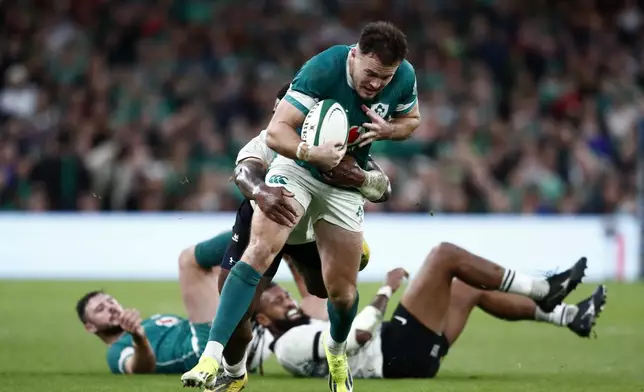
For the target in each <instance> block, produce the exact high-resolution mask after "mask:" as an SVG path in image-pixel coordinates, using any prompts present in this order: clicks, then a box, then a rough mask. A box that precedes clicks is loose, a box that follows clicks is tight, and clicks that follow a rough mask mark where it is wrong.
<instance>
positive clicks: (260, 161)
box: [233, 131, 296, 227]
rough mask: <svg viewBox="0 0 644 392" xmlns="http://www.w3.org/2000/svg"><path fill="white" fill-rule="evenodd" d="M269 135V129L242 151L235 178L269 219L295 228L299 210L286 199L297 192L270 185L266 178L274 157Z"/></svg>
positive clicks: (244, 193)
mask: <svg viewBox="0 0 644 392" xmlns="http://www.w3.org/2000/svg"><path fill="white" fill-rule="evenodd" d="M266 134H267V132H266V131H262V132H261V133H260V134H259V135H258V136H256V137H254V138H253V139H252V140H251V141H250V142H248V143H247V144H246V145H245V146H244V147H242V149H241V150H240V151H239V154H238V155H237V159H236V161H235V162H236V163H237V166H235V171H234V173H233V180H234V181H235V184H236V185H237V187H238V188H239V190H240V191H241V193H242V194H243V195H244V197H245V198H247V199H249V200H255V201H256V202H257V204H258V205H259V208H260V209H261V210H262V211H263V212H264V213H265V214H266V216H268V218H269V219H271V220H272V221H274V222H277V223H279V224H282V225H284V226H289V227H292V226H293V225H294V224H295V220H296V212H295V210H294V209H293V206H292V205H291V203H289V202H288V201H287V199H286V198H287V197H292V196H293V195H292V194H291V193H290V192H288V191H287V190H286V188H283V187H269V186H267V185H266V182H265V181H264V178H265V177H266V170H267V169H268V166H269V165H270V163H271V162H272V161H273V157H274V152H273V150H271V149H270V148H269V147H268V145H267V144H266V138H267V136H266Z"/></svg>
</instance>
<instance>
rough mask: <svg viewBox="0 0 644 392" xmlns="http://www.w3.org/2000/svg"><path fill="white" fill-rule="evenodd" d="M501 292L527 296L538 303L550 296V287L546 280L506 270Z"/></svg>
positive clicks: (500, 287)
mask: <svg viewBox="0 0 644 392" xmlns="http://www.w3.org/2000/svg"><path fill="white" fill-rule="evenodd" d="M499 291H504V292H506V293H515V294H521V295H525V296H527V297H530V298H532V299H534V300H537V301H538V300H540V299H543V297H545V296H546V295H548V291H550V285H549V284H548V282H547V281H546V280H545V279H541V278H533V277H532V276H529V275H524V274H522V273H520V272H517V271H515V270H511V269H506V270H505V273H504V274H503V280H502V281H501V286H499Z"/></svg>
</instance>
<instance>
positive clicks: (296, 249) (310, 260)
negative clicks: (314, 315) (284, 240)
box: [284, 242, 327, 298]
mask: <svg viewBox="0 0 644 392" xmlns="http://www.w3.org/2000/svg"><path fill="white" fill-rule="evenodd" d="M284 253H285V254H287V255H289V256H290V257H291V260H292V261H293V264H294V265H295V268H297V271H298V272H299V273H300V275H302V278H303V279H304V283H305V284H306V289H307V291H308V292H309V293H310V294H312V295H315V296H316V297H319V298H326V297H327V292H326V287H325V286H324V279H323V278H322V261H321V260H320V253H319V251H318V248H317V244H316V243H315V242H308V243H305V244H299V245H286V246H285V247H284Z"/></svg>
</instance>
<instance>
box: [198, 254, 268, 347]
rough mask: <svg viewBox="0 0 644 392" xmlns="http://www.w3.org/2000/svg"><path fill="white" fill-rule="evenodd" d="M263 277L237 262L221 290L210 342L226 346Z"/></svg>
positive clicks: (251, 268)
mask: <svg viewBox="0 0 644 392" xmlns="http://www.w3.org/2000/svg"><path fill="white" fill-rule="evenodd" d="M261 278H262V275H261V274H260V273H259V272H257V271H255V269H254V268H253V267H251V266H250V265H249V264H246V263H244V262H243V261H239V262H237V264H235V266H234V267H233V268H232V269H231V270H230V275H228V278H227V279H226V282H225V283H224V287H223V288H222V290H221V299H220V302H219V308H218V309H217V315H216V316H215V319H214V320H213V322H212V327H211V328H210V335H209V337H208V340H209V341H215V342H218V343H220V344H221V345H222V346H224V347H225V346H226V344H227V343H228V340H229V339H230V336H231V335H232V334H233V332H234V331H235V328H237V325H238V324H239V322H240V321H241V319H242V317H244V314H245V313H246V311H247V310H248V308H249V307H250V304H251V302H252V301H253V297H254V296H255V289H256V288H257V284H258V283H259V281H260V279H261Z"/></svg>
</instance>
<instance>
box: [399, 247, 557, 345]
mask: <svg viewBox="0 0 644 392" xmlns="http://www.w3.org/2000/svg"><path fill="white" fill-rule="evenodd" d="M453 278H458V279H459V280H461V281H462V282H464V283H466V284H467V285H469V286H472V287H475V288H480V289H488V290H489V289H497V290H500V291H505V292H513V293H516V294H521V295H523V296H526V297H530V298H532V299H534V300H541V299H543V298H545V297H546V296H548V295H549V291H550V285H549V283H548V281H546V280H545V279H539V278H532V277H529V276H526V275H523V274H520V273H518V272H516V271H513V270H509V269H505V268H503V267H501V266H500V265H498V264H495V263H492V262H490V261H488V260H485V259H484V258H482V257H478V256H476V255H473V254H472V253H470V252H468V251H466V250H464V249H462V248H459V247H458V246H455V245H452V244H448V243H441V244H440V245H438V246H437V247H436V248H435V249H433V250H432V251H431V253H430V254H429V256H428V257H427V259H426V260H425V262H424V263H423V265H422V267H421V269H420V271H419V272H418V273H417V276H416V277H415V278H414V280H413V281H412V282H411V284H410V286H409V288H408V289H407V290H406V292H405V294H404V295H403V298H402V300H401V303H402V305H403V306H405V308H406V309H407V310H408V311H409V312H410V313H411V314H413V315H414V316H415V317H416V318H417V319H418V320H419V321H420V322H421V323H422V324H423V325H424V326H425V327H427V328H429V329H430V330H432V331H434V332H435V333H437V334H440V333H442V332H443V330H444V326H445V325H444V324H445V320H446V316H447V312H448V308H449V306H450V297H451V287H452V280H453ZM429 299H431V306H427V303H428V302H427V301H428V300H429ZM553 307H554V306H553Z"/></svg>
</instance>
